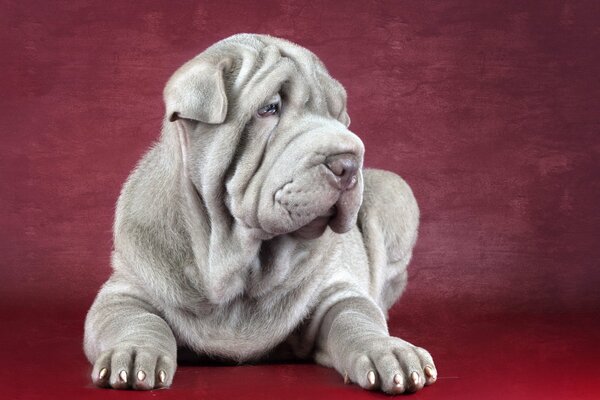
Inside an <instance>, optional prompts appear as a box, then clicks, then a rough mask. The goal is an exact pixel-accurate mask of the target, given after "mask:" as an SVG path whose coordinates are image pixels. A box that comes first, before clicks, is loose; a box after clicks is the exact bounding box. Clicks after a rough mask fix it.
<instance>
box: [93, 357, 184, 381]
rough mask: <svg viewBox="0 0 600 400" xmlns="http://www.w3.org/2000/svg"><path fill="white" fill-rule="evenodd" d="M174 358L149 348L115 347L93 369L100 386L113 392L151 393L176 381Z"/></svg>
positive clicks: (95, 379)
mask: <svg viewBox="0 0 600 400" xmlns="http://www.w3.org/2000/svg"><path fill="white" fill-rule="evenodd" d="M176 368H177V364H176V361H175V358H174V357H171V356H169V355H167V354H164V353H163V352H160V351H157V350H155V349H152V348H147V347H125V348H114V349H111V350H108V351H105V352H103V353H101V354H100V356H99V357H98V359H97V360H96V362H95V363H94V368H93V370H92V381H93V382H94V384H95V385H96V386H99V387H105V388H113V389H136V390H150V389H159V388H166V387H169V386H170V385H171V383H172V382H173V374H174V373H175V369H176Z"/></svg>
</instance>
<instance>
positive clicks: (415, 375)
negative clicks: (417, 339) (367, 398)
mask: <svg viewBox="0 0 600 400" xmlns="http://www.w3.org/2000/svg"><path fill="white" fill-rule="evenodd" d="M345 359H346V362H345V366H344V367H343V368H344V369H343V371H342V374H343V375H344V381H346V382H348V381H352V382H354V383H356V384H357V385H359V386H361V387H363V388H365V389H369V390H382V391H384V392H386V393H389V394H400V393H404V392H416V391H417V390H420V389H422V388H423V386H425V385H431V384H432V383H434V382H435V381H436V379H437V370H436V368H435V364H434V363H433V359H432V357H431V355H430V354H429V352H428V351H427V350H425V349H422V348H420V347H416V346H413V345H412V344H410V343H408V342H406V341H404V340H402V339H398V338H395V337H377V338H375V339H371V340H368V341H365V342H364V343H362V345H361V346H360V347H359V348H357V349H355V350H354V351H350V352H349V353H348V355H347V357H345Z"/></svg>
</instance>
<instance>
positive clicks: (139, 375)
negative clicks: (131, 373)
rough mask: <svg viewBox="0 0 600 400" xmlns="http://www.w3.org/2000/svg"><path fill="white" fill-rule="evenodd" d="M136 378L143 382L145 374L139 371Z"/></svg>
mask: <svg viewBox="0 0 600 400" xmlns="http://www.w3.org/2000/svg"><path fill="white" fill-rule="evenodd" d="M137 378H138V381H143V380H144V379H146V373H145V372H144V371H141V370H140V371H138V373H137Z"/></svg>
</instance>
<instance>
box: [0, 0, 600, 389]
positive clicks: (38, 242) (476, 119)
mask: <svg viewBox="0 0 600 400" xmlns="http://www.w3.org/2000/svg"><path fill="white" fill-rule="evenodd" d="M598 21H600V3H599V2H596V1H530V2H524V1H495V2H489V1H487V2H482V1H450V2H439V3H422V2H401V1H364V0H363V1H336V2H333V1H311V2H297V1H281V2H279V1H277V2H276V1H260V2H250V1H240V0H238V1H210V2H208V1H207V2H195V1H177V2H169V1H140V2H137V1H136V2H120V1H114V2H111V1H20V2H16V1H9V0H1V1H0V56H1V58H0V113H1V114H0V133H1V142H0V182H1V185H2V194H1V197H0V219H1V221H2V226H1V227H2V229H1V231H0V249H1V254H0V262H1V273H2V275H1V279H0V312H1V314H0V318H1V320H2V325H3V327H2V329H1V331H0V359H2V360H3V367H2V368H1V369H0V377H1V383H2V389H0V397H3V398H28V399H33V398H44V399H47V398H52V395H56V396H57V397H61V398H66V397H69V396H72V397H78V398H81V397H84V396H87V397H90V398H92V397H94V398H106V397H107V396H114V397H122V396H123V393H116V392H115V393H108V392H107V391H101V390H96V389H94V388H92V387H91V386H90V385H89V377H88V374H89V367H88V364H87V361H86V360H85V358H84V356H83V353H82V351H81V339H82V333H83V326H82V323H83V318H84V315H85V312H86V311H87V308H88V307H89V306H90V304H91V302H92V300H93V297H94V295H95V293H96V291H97V290H98V288H99V286H100V285H101V284H102V282H103V281H104V280H105V279H106V278H107V277H108V275H109V273H110V267H109V253H110V249H111V224H112V218H113V212H114V205H115V201H116V199H117V196H118V194H119V190H120V187H121V185H122V183H123V181H124V180H125V178H126V177H127V175H128V173H129V171H130V170H131V169H132V167H133V166H134V165H135V163H136V161H137V160H138V159H139V158H140V156H141V155H142V154H143V153H144V151H145V150H146V149H147V148H148V146H149V145H150V143H151V142H152V141H153V140H154V139H155V138H157V136H158V134H159V129H160V126H161V121H162V115H163V104H162V88H163V86H164V84H165V82H166V80H167V78H168V77H169V76H170V74H171V73H172V72H173V71H174V70H175V69H176V68H177V67H178V66H179V65H181V64H182V63H183V62H185V61H186V60H188V59H189V58H191V57H192V56H194V55H195V54H197V53H199V52H200V51H202V50H203V49H204V48H206V47H207V46H208V45H210V44H211V43H213V42H215V41H217V40H219V39H222V38H224V37H227V36H229V35H231V34H234V33H238V32H260V33H269V34H272V35H276V36H282V37H285V38H288V39H290V40H292V41H295V42H297V43H299V44H301V45H304V46H305V47H308V48H309V49H311V50H312V51H314V52H315V53H316V54H317V55H318V56H320V57H321V58H322V59H323V61H324V62H325V64H326V65H327V66H328V67H329V69H330V71H331V73H332V74H333V75H334V76H335V77H337V78H338V79H339V80H340V81H341V82H342V83H343V84H344V85H345V87H346V88H347V90H348V94H349V112H350V116H351V118H352V121H353V122H352V125H351V128H352V130H353V131H354V132H356V133H357V134H359V136H361V137H362V138H363V140H364V142H365V145H366V149H367V153H366V165H367V166H371V167H377V168H385V169H389V170H392V171H395V172H397V173H399V174H401V175H402V176H404V177H405V179H406V180H407V181H408V182H409V183H410V184H411V186H412V187H413V190H414V192H415V194H416V197H417V199H418V201H419V203H420V206H421V210H422V225H421V231H420V238H419V242H418V245H417V248H416V252H415V256H414V261H413V263H412V265H411V267H410V281H409V286H408V290H407V293H406V295H405V296H404V297H403V298H402V300H401V301H400V302H399V303H398V305H397V306H396V307H395V308H394V309H393V311H392V313H391V319H390V326H391V328H390V329H391V332H392V333H394V334H396V335H400V336H402V337H404V338H405V339H407V340H409V341H411V342H414V343H417V344H420V345H422V346H424V347H426V348H428V349H429V350H430V351H431V352H432V353H433V355H434V357H435V358H436V360H437V363H438V367H439V371H440V379H439V381H438V383H437V384H436V385H434V386H432V387H430V388H427V389H425V390H424V391H423V392H422V393H421V394H419V397H422V398H427V399H429V398H431V399H433V398H446V399H447V398H454V397H456V398H463V399H465V398H476V399H481V398H498V399H506V398H534V397H539V398H541V397H544V398H578V399H584V398H589V399H592V398H598V396H600V383H598V382H599V380H598V376H599V375H600V367H599V364H598V360H599V359H600V346H598V343H597V339H598V337H599V336H600V322H599V321H598V318H597V315H598V313H599V311H600V289H599V288H600V269H599V268H598V266H599V265H598V264H599V262H600V261H599V260H600V246H599V243H598V242H599V234H598V227H599V226H600V218H599V216H600V213H599V212H598V205H599V204H600V184H599V180H598V179H599V175H600V174H599V173H600V163H599V159H600V157H599V156H600V140H599V135H600V116H599V109H600V80H599V77H598V76H599V71H600V70H599V63H600V51H599V48H600V26H599V22H598ZM2 392H4V394H2ZM280 392H281V393H284V395H283V396H285V397H286V398H301V397H303V396H308V395H311V396H317V397H318V396H322V397H327V398H336V397H339V398H342V397H343V398H370V397H377V396H378V395H376V394H373V393H368V392H363V391H361V390H359V389H357V388H355V387H352V386H345V385H344V384H343V383H342V379H341V378H340V377H339V376H338V375H337V373H335V372H333V371H331V370H329V369H325V368H321V367H318V366H313V365H310V364H308V365H277V366H245V367H206V366H204V367H182V368H180V371H179V373H178V375H177V376H176V379H175V383H174V386H173V389H172V390H170V391H160V392H159V393H157V394H156V396H159V397H177V396H184V395H185V396H190V395H193V396H195V397H198V398H231V396H235V395H239V396H245V397H248V398H251V397H253V396H255V397H257V398H279V397H282V395H280V394H278V393H280ZM129 395H131V394H129ZM145 396H148V395H147V394H146V395H145Z"/></svg>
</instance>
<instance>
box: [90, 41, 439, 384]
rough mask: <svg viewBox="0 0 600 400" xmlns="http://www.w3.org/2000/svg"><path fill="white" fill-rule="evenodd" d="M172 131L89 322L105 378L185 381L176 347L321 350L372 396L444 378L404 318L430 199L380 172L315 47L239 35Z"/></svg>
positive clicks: (254, 354) (130, 200)
mask: <svg viewBox="0 0 600 400" xmlns="http://www.w3.org/2000/svg"><path fill="white" fill-rule="evenodd" d="M164 100H165V103H166V116H165V119H164V125H163V129H162V135H161V137H160V140H159V141H158V142H157V143H156V144H155V145H154V146H153V147H152V148H151V150H150V151H148V153H147V154H146V155H145V156H144V158H143V159H142V160H141V162H140V163H139V164H138V166H137V167H136V168H135V169H134V171H133V172H132V173H131V175H130V176H129V178H128V180H127V182H126V184H125V186H124V188H123V191H122V193H121V196H120V198H119V201H118V205H117V210H116V218H115V223H114V252H113V254H112V266H113V269H114V272H113V274H112V276H111V277H110V279H109V280H108V281H107V282H106V284H105V285H104V286H103V287H102V289H101V290H100V292H99V293H98V296H97V297H96V300H95V302H94V304H93V305H92V307H91V309H90V310H89V313H88V315H87V319H86V322H85V340H84V342H85V343H84V347H85V353H86V355H87V358H88V359H89V360H90V362H91V363H92V364H93V371H92V380H93V381H94V383H95V384H96V385H98V386H101V387H112V388H115V389H125V388H134V389H152V388H159V387H168V386H169V385H171V382H172V380H173V375H174V373H175V369H176V359H177V349H178V347H185V348H187V349H189V350H192V351H193V352H194V353H195V354H198V355H203V356H206V357H217V358H220V359H227V360H234V361H237V362H242V361H256V360H261V359H262V360H264V359H265V358H266V357H271V356H278V355H279V356H281V355H283V354H287V355H290V354H291V355H293V356H294V357H298V358H304V359H306V358H309V357H312V358H314V360H316V362H318V363H319V364H322V365H325V366H328V367H333V368H335V369H336V370H337V371H338V372H339V373H340V374H342V375H343V376H344V379H345V381H346V382H347V381H352V382H354V383H356V384H357V385H360V386H361V387H363V388H366V389H379V390H382V391H384V392H386V393H392V394H395V393H402V392H405V391H406V392H412V391H416V390H419V389H421V388H423V386H424V385H428V384H431V383H433V382H434V381H435V380H436V376H437V372H436V368H435V366H434V363H433V360H432V358H431V356H430V355H429V353H428V352H427V351H426V350H424V349H422V348H420V347H416V346H414V345H412V344H410V343H408V342H406V341H404V340H402V339H399V338H396V337H392V336H390V335H389V333H388V329H387V323H386V319H387V311H388V309H389V308H390V307H391V306H392V304H393V303H394V302H395V301H396V300H397V298H398V297H399V295H400V294H401V292H402V290H403V289H404V287H405V285H406V277H407V272H406V268H407V264H408V262H409V260H410V258H411V254H412V248H413V245H414V243H415V240H416V238H417V227H418V220H419V210H418V207H417V204H416V201H415V199H414V197H413V194H412V192H411V190H410V188H409V187H408V185H407V184H406V183H405V182H404V181H403V180H402V179H401V178H400V177H398V176H396V175H394V174H392V173H390V172H385V171H378V170H372V169H363V168H362V164H363V154H364V146H363V143H362V142H361V140H360V139H359V138H358V137H357V136H356V135H355V134H354V133H352V132H351V131H350V130H348V125H349V124H350V118H349V117H348V114H347V112H346V93H345V91H344V88H343V87H342V86H341V85H340V83H338V82H337V81H336V80H334V79H333V78H332V77H331V76H330V75H329V74H328V72H327V70H326V69H325V67H324V65H323V64H322V63H321V61H319V59H318V58H317V57H316V56H315V55H314V54H313V53H311V52H310V51H308V50H306V49H304V48H302V47H300V46H298V45H295V44H293V43H290V42H288V41H285V40H282V39H277V38H274V37H270V36H263V35H250V34H240V35H235V36H232V37H230V38H228V39H225V40H223V41H220V42H218V43H216V44H215V45H213V46H211V47H210V48H208V49H207V50H206V51H204V52H203V53H201V54H200V55H199V56H197V57H196V58H194V59H192V60H191V61H189V62H187V63H186V64H184V65H183V66H182V67H181V68H180V69H179V70H178V71H177V72H175V74H174V75H173V76H172V77H171V78H170V80H169V81H168V83H167V86H166V88H165V91H164Z"/></svg>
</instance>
